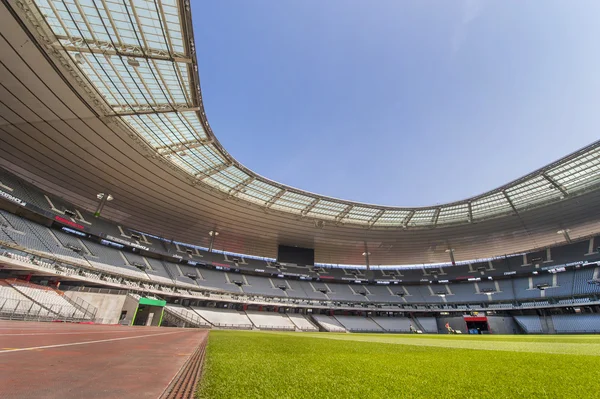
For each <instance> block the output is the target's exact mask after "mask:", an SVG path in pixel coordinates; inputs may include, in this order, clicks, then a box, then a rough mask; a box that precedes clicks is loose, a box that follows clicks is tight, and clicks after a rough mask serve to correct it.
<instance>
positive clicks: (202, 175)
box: [196, 163, 231, 181]
mask: <svg viewBox="0 0 600 399" xmlns="http://www.w3.org/2000/svg"><path fill="white" fill-rule="evenodd" d="M230 166H231V164H229V163H222V164H221V165H219V166H217V167H214V168H210V169H204V170H203V171H201V172H200V173H198V174H197V175H196V179H198V180H200V181H202V180H204V179H206V178H207V177H210V176H212V175H214V174H215V173H219V172H221V171H223V170H225V169H227V168H228V167H230Z"/></svg>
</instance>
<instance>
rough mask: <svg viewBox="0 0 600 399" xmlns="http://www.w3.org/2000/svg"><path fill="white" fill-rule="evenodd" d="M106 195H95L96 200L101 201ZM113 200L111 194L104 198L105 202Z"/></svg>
mask: <svg viewBox="0 0 600 399" xmlns="http://www.w3.org/2000/svg"><path fill="white" fill-rule="evenodd" d="M105 195H106V194H104V193H98V194H96V198H98V199H99V200H101V199H102V198H104V196H105ZM113 199H114V197H113V196H112V194H108V197H106V200H107V201H112V200H113Z"/></svg>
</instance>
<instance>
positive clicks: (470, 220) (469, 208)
mask: <svg viewBox="0 0 600 399" xmlns="http://www.w3.org/2000/svg"><path fill="white" fill-rule="evenodd" d="M467 212H468V213H469V223H473V207H472V206H471V201H469V202H468V203H467Z"/></svg>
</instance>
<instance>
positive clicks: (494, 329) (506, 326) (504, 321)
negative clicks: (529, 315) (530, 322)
mask: <svg viewBox="0 0 600 399" xmlns="http://www.w3.org/2000/svg"><path fill="white" fill-rule="evenodd" d="M487 318H488V326H489V328H490V330H491V333H492V334H519V333H520V332H521V329H520V328H519V327H518V326H517V323H516V322H515V320H514V319H513V318H512V316H488V317H487Z"/></svg>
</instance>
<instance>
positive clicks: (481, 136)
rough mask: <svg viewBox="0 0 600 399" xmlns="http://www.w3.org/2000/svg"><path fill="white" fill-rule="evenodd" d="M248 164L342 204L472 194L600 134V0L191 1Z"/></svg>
mask: <svg viewBox="0 0 600 399" xmlns="http://www.w3.org/2000/svg"><path fill="white" fill-rule="evenodd" d="M192 12H193V17H194V34H195V37H196V46H197V49H198V63H199V73H200V80H201V86H202V92H203V98H204V105H205V108H206V112H207V116H208V119H209V122H210V124H211V127H212V129H213V131H214V132H215V134H216V135H217V137H218V139H219V140H220V142H221V143H222V144H223V145H224V147H225V148H226V149H227V150H228V151H229V153H230V154H232V155H233V156H234V157H235V158H236V159H238V160H239V161H240V162H241V163H242V164H244V165H245V166H247V167H249V168H251V169H252V170H254V171H256V172H257V173H259V174H261V175H263V176H265V177H268V178H271V179H273V180H276V181H279V182H282V183H285V184H289V185H292V186H294V187H298V188H301V189H305V190H308V191H312V192H316V193H319V194H323V195H329V196H333V197H338V198H344V199H350V200H356V201H363V202H369V203H376V204H384V205H398V206H420V205H433V204H439V203H444V202H449V201H454V200H460V199H464V198H466V197H470V196H472V195H477V194H480V193H482V192H485V191H487V190H490V189H493V188H496V187H498V186H500V185H502V184H505V183H507V182H509V181H510V180H513V179H516V178H518V177H520V176H522V175H524V174H527V173H529V172H531V171H533V170H535V169H537V168H539V167H542V166H544V165H546V164H548V163H549V162H551V161H553V160H556V159H558V158H560V157H562V156H564V155H566V154H568V153H570V152H573V151H575V150H577V149H579V148H581V147H583V146H585V145H587V144H589V143H591V142H593V141H595V140H598V139H599V138H600V134H599V133H598V132H599V131H600V111H598V109H599V108H598V106H599V104H600V52H599V51H598V50H599V47H598V38H600V24H599V23H598V20H599V19H600V1H597V0H589V1H586V0H578V1H552V0H544V1H542V0H536V1H526V0H524V1H499V0H496V1H481V2H480V1H476V0H453V1H442V0H439V1H428V0H411V1H398V0H391V1H383V0H377V1H362V0H360V1H359V0H285V1H278V0H253V1H249V0H221V1H202V2H200V1H198V2H196V1H193V2H192Z"/></svg>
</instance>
